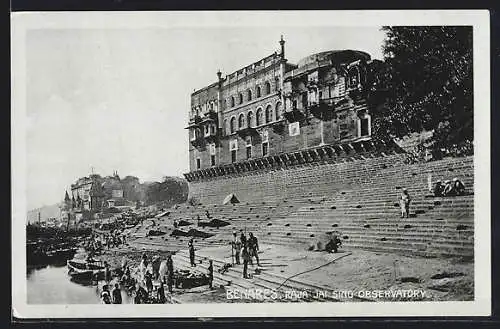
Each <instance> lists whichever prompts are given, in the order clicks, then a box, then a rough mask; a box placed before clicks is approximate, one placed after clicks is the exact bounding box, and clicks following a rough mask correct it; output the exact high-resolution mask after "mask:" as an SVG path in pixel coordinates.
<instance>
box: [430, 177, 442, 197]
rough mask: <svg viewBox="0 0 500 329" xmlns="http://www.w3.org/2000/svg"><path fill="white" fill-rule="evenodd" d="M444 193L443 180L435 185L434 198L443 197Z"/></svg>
mask: <svg viewBox="0 0 500 329" xmlns="http://www.w3.org/2000/svg"><path fill="white" fill-rule="evenodd" d="M443 192H444V186H443V183H442V182H441V180H438V181H437V182H436V184H434V189H433V190H432V193H433V194H434V196H443Z"/></svg>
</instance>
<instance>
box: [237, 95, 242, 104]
mask: <svg viewBox="0 0 500 329" xmlns="http://www.w3.org/2000/svg"><path fill="white" fill-rule="evenodd" d="M238 97H239V101H240V102H239V103H238V104H243V94H241V93H239V95H238Z"/></svg>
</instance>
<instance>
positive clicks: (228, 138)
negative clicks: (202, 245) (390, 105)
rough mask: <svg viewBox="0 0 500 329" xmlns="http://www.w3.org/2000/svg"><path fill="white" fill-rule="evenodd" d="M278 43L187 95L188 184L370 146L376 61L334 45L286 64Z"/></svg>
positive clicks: (288, 164)
mask: <svg viewBox="0 0 500 329" xmlns="http://www.w3.org/2000/svg"><path fill="white" fill-rule="evenodd" d="M279 43H280V46H281V49H280V52H279V53H273V54H271V55H269V56H267V57H264V58H262V59H261V60H259V61H257V62H255V63H252V64H250V65H247V66H245V67H243V68H241V69H239V70H237V71H236V72H233V73H231V74H229V75H226V76H225V77H223V76H222V73H221V72H217V81H216V82H215V83H212V84H211V85H209V86H207V87H205V88H202V89H200V90H197V91H195V92H194V93H193V94H192V95H191V109H190V113H189V124H188V126H187V127H186V128H187V129H188V130H189V165H190V168H189V169H190V171H189V172H188V173H186V174H185V177H186V179H187V180H188V181H189V182H190V185H191V186H193V184H197V183H202V182H203V181H206V180H210V179H214V178H217V177H225V176H234V175H244V174H245V173H248V172H252V171H258V170H262V169H264V168H274V167H281V168H284V167H289V166H290V165H293V164H300V163H306V162H314V161H319V160H322V159H323V158H325V157H327V156H330V155H331V154H334V153H342V152H344V153H346V152H347V153H348V152H351V151H352V150H364V149H365V148H370V147H374V144H373V142H372V141H370V139H371V115H370V109H369V106H368V105H367V93H369V92H370V91H371V90H372V89H373V88H374V87H376V82H377V77H376V74H375V73H374V72H375V71H374V67H380V63H381V62H380V61H373V60H371V58H370V55H369V54H367V53H365V52H362V51H355V50H338V51H337V50H334V51H326V52H322V53H318V54H312V55H310V56H308V57H306V58H304V59H302V60H300V61H299V62H298V63H297V64H291V63H288V61H287V59H286V57H285V41H284V40H283V38H281V40H280V41H279ZM190 190H191V188H190ZM194 190H196V188H195V189H194ZM190 194H191V193H190Z"/></svg>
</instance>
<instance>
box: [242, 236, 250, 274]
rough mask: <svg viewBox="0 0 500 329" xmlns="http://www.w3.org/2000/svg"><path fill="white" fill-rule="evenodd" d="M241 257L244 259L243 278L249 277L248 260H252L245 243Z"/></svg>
mask: <svg viewBox="0 0 500 329" xmlns="http://www.w3.org/2000/svg"><path fill="white" fill-rule="evenodd" d="M241 258H242V259H243V279H248V262H249V261H250V255H249V254H248V248H247V246H246V244H245V245H243V249H242V250H241Z"/></svg>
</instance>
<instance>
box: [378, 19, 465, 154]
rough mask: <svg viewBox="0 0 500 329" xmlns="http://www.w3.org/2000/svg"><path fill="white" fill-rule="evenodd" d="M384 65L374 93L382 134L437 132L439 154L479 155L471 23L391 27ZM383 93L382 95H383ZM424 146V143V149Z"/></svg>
mask: <svg viewBox="0 0 500 329" xmlns="http://www.w3.org/2000/svg"><path fill="white" fill-rule="evenodd" d="M382 30H383V31H384V32H385V33H386V37H385V40H384V45H383V53H384V63H385V65H383V68H381V70H380V72H379V76H380V79H379V80H378V81H377V82H378V83H379V84H378V86H377V89H378V90H379V91H383V95H382V96H383V97H380V93H371V94H370V96H372V97H371V98H370V97H369V100H370V101H371V102H372V104H371V105H372V106H371V107H372V109H373V110H372V117H373V121H372V122H373V129H372V134H373V135H374V136H375V137H378V138H384V139H386V138H399V137H403V136H405V135H408V134H410V133H414V132H417V133H418V132H422V131H432V132H433V135H432V138H431V139H430V140H429V141H427V143H426V145H425V148H426V149H427V150H430V151H431V152H432V154H433V156H434V158H439V157H441V156H444V155H470V154H472V153H473V147H472V144H473V143H472V141H473V138H474V124H473V71H472V67H473V56H472V55H473V54H472V27H470V26H397V27H395V26H386V27H383V28H382ZM377 96H378V97H377ZM421 148H422V149H423V145H422V147H421Z"/></svg>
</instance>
